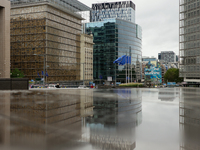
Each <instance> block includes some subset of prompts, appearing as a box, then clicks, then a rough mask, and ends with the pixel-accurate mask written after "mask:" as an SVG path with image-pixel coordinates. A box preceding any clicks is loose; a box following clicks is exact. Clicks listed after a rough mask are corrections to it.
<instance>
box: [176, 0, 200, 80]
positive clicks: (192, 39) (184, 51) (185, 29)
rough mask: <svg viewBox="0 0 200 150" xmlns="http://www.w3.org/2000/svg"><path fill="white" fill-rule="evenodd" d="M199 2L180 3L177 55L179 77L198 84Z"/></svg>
mask: <svg viewBox="0 0 200 150" xmlns="http://www.w3.org/2000/svg"><path fill="white" fill-rule="evenodd" d="M199 6H200V2H199V1H198V0H192V1H186V0H181V1H180V15H179V16H180V18H179V20H180V24H179V25H180V26H179V29H180V30H179V31H180V32H179V36H180V38H179V39H180V44H179V55H180V72H179V75H180V77H184V81H186V82H200V41H199V39H200V25H199V23H200V7H199Z"/></svg>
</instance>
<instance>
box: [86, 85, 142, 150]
mask: <svg viewBox="0 0 200 150" xmlns="http://www.w3.org/2000/svg"><path fill="white" fill-rule="evenodd" d="M141 110H142V95H141V91H140V89H137V90H136V89H132V90H131V89H124V90H123V89H119V90H118V89H116V90H108V91H97V92H95V93H94V115H93V116H92V117H87V119H86V124H87V127H88V128H89V130H90V131H89V132H90V133H89V142H90V143H91V144H92V146H93V149H115V150H117V149H120V150H133V149H135V147H136V138H135V128H136V126H137V125H139V124H140V123H141Z"/></svg>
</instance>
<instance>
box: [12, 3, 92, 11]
mask: <svg viewBox="0 0 200 150" xmlns="http://www.w3.org/2000/svg"><path fill="white" fill-rule="evenodd" d="M10 1H11V5H12V6H13V5H15V6H17V5H24V4H31V3H32V4H35V3H36V2H40V3H41V2H49V3H52V4H55V5H58V6H60V7H64V8H68V9H69V10H70V11H72V12H80V11H89V10H91V8H90V7H88V6H86V5H85V4H83V3H81V2H79V1H78V0H10Z"/></svg>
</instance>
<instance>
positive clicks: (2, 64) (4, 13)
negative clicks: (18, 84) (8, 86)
mask: <svg viewBox="0 0 200 150" xmlns="http://www.w3.org/2000/svg"><path fill="white" fill-rule="evenodd" d="M0 78H10V1H8V0H0Z"/></svg>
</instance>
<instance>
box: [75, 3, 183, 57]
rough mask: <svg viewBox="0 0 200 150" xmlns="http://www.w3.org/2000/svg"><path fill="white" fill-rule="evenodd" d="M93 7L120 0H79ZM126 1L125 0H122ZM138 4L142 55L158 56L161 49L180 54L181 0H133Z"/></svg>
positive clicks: (137, 17) (137, 14) (137, 18)
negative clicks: (93, 5)
mask: <svg viewBox="0 0 200 150" xmlns="http://www.w3.org/2000/svg"><path fill="white" fill-rule="evenodd" d="M79 1H80V2H82V3H84V4H86V5H87V6H89V7H91V6H92V4H93V3H103V2H117V1H120V0H108V1H103V0H93V1H88V0H79ZM122 1H125V0H122ZM132 2H133V3H135V5H136V24H139V25H140V26H141V27H142V56H150V57H151V56H154V57H156V58H158V53H160V52H161V51H174V52H175V53H176V55H179V1H175V0H162V1H161V0H148V1H147V0H132Z"/></svg>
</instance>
